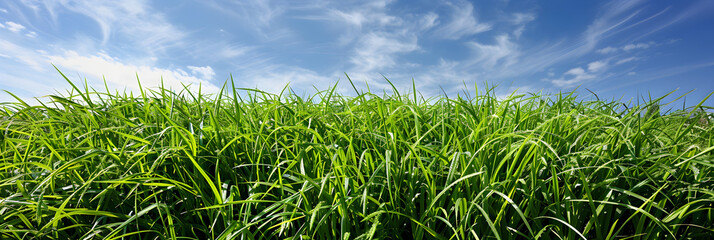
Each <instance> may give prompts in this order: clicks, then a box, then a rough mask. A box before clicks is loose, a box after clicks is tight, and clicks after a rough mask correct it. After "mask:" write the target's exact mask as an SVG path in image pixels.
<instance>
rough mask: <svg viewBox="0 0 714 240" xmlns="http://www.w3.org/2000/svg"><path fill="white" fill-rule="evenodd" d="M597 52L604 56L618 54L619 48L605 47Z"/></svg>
mask: <svg viewBox="0 0 714 240" xmlns="http://www.w3.org/2000/svg"><path fill="white" fill-rule="evenodd" d="M597 52H598V53H602V54H608V53H614V52H617V48H614V47H605V48H602V49H599V50H597Z"/></svg>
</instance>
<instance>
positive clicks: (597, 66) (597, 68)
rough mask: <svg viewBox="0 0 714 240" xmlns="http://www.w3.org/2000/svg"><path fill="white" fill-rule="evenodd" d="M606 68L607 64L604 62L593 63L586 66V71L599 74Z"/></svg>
mask: <svg viewBox="0 0 714 240" xmlns="http://www.w3.org/2000/svg"><path fill="white" fill-rule="evenodd" d="M606 67H607V62H605V61H595V62H591V63H589V64H588V71H590V72H599V71H601V70H603V69H605V68H606Z"/></svg>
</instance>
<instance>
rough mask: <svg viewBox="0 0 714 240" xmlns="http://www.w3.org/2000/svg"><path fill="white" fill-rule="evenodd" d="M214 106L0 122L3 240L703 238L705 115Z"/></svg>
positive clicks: (52, 113)
mask: <svg viewBox="0 0 714 240" xmlns="http://www.w3.org/2000/svg"><path fill="white" fill-rule="evenodd" d="M224 90H225V91H224V93H223V94H220V95H202V94H201V93H200V92H188V91H181V92H171V91H168V90H165V89H154V90H148V91H146V92H143V93H141V94H140V95H139V94H137V95H138V96H131V95H127V94H124V93H111V92H109V91H108V90H94V89H86V88H83V87H81V86H79V87H76V86H73V89H72V91H71V93H70V94H66V95H65V96H52V101H49V102H46V103H45V105H39V106H30V105H27V104H24V103H22V102H20V101H19V100H18V103H6V104H3V105H1V107H2V113H0V124H1V127H2V131H3V132H2V135H0V137H1V138H2V145H1V148H0V149H1V150H2V152H1V154H2V155H1V157H2V159H0V239H82V238H86V239H102V238H108V239H117V238H119V239H122V238H123V239H284V238H291V237H292V238H293V239H300V238H302V239H337V238H340V237H342V238H343V239H347V238H349V239H377V238H379V239H434V238H442V239H559V238H562V239H579V238H587V239H623V238H628V239H675V238H676V239H707V238H713V237H714V173H713V172H712V171H713V170H714V159H713V158H714V147H713V146H714V121H713V120H712V113H711V112H707V111H702V109H704V110H706V109H710V108H708V107H705V106H696V107H692V108H688V109H684V110H682V109H681V107H679V110H672V111H669V112H666V113H664V114H660V112H664V111H663V110H665V109H669V108H670V107H672V106H661V107H660V106H659V105H660V104H663V103H662V102H659V101H657V100H656V99H653V100H652V101H651V102H649V103H646V104H642V105H639V106H632V104H628V105H627V106H625V104H623V103H619V102H615V101H587V100H582V99H584V98H580V97H577V96H576V95H574V94H571V93H566V94H560V95H549V96H542V95H519V96H511V97H508V98H505V99H498V98H496V97H495V94H494V92H493V89H478V90H474V89H472V90H471V92H470V95H469V94H462V95H461V96H449V98H446V97H443V98H431V99H424V98H422V97H421V96H420V95H418V94H414V91H412V92H411V93H407V94H402V95H400V94H398V93H397V94H393V95H382V94H378V95H377V94H373V93H368V92H367V93H361V94H359V95H358V96H357V97H346V96H341V95H338V94H336V93H334V91H333V90H334V88H332V89H328V90H325V91H322V92H319V93H317V94H315V95H312V96H307V97H301V96H299V95H295V94H291V93H290V91H289V90H286V91H285V92H284V93H283V94H282V95H273V94H268V93H264V92H261V91H258V90H254V91H248V93H249V94H242V95H236V94H235V91H232V90H231V81H229V82H228V85H227V86H226V87H225V89H224ZM355 91H357V89H355ZM590 96H592V95H589V96H588V98H590ZM660 109H662V110H660Z"/></svg>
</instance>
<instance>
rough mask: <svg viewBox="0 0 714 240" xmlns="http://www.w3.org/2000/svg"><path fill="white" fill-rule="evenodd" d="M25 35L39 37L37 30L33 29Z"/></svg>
mask: <svg viewBox="0 0 714 240" xmlns="http://www.w3.org/2000/svg"><path fill="white" fill-rule="evenodd" d="M25 36H26V37H29V38H36V37H37V33H36V32H33V31H30V32H28V33H26V34H25Z"/></svg>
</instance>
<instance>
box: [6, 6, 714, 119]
mask: <svg viewBox="0 0 714 240" xmlns="http://www.w3.org/2000/svg"><path fill="white" fill-rule="evenodd" d="M712 12H714V1H709V0H700V1H637V0H634V1H625V0H614V1H609V2H608V1H507V0H502V1H498V0H493V1H458V0H455V1H420V0H417V1H386V0H376V1H319V0H317V1H271V0H245V1H220V0H202V1H144V0H125V1H71V0H42V1H39V0H19V1H1V2H0V89H5V90H9V91H11V92H13V93H15V94H17V95H19V96H21V97H23V98H28V99H29V98H31V97H35V96H44V95H48V94H54V93H56V92H58V91H60V92H64V90H65V89H68V87H69V85H68V84H67V83H66V82H65V81H64V80H63V79H62V78H61V76H60V75H59V74H58V73H56V71H55V70H54V68H53V67H52V65H51V64H55V65H56V66H57V67H59V69H60V70H62V71H63V72H64V73H65V74H67V75H68V77H69V78H70V79H72V80H74V81H83V80H84V79H86V80H87V81H88V83H89V85H90V86H94V87H97V88H100V87H101V88H103V86H104V85H103V80H102V77H104V78H105V79H106V81H107V83H108V85H109V87H110V88H113V89H119V90H120V91H123V90H124V89H126V90H128V91H131V90H136V89H137V87H138V86H137V84H136V80H135V79H136V75H137V74H138V76H139V78H140V79H141V81H142V84H143V85H144V86H145V87H154V86H157V85H158V84H159V82H160V80H161V78H162V77H163V79H164V84H165V85H166V86H167V87H171V88H173V89H181V83H185V84H191V86H198V85H199V84H200V85H201V87H202V90H203V91H204V92H206V91H207V92H215V91H218V89H219V88H220V86H221V85H222V84H223V83H224V82H225V81H226V79H227V78H228V77H229V74H232V75H233V76H234V79H235V80H236V84H237V85H238V86H240V87H249V88H253V87H257V88H260V89H262V90H266V91H271V92H276V91H279V90H280V89H282V87H283V86H285V84H287V83H290V86H291V87H292V88H293V89H295V90H296V91H298V92H305V93H311V92H314V88H317V89H320V90H324V89H325V88H327V87H328V86H330V85H333V84H335V83H336V82H337V81H338V80H339V81H340V84H339V85H338V91H340V92H342V93H345V94H351V92H352V91H353V90H352V89H351V86H350V85H349V83H348V82H347V81H346V78H345V76H344V72H346V73H347V74H349V75H350V77H351V78H352V79H353V80H354V81H355V82H356V83H357V85H358V87H361V88H366V85H369V88H370V89H371V90H372V91H373V92H375V91H376V92H381V90H382V89H389V85H388V83H387V82H386V81H384V80H383V78H382V76H381V75H384V76H386V77H387V78H389V79H390V80H391V81H393V82H394V83H395V84H396V85H397V87H398V88H399V89H408V88H411V81H412V79H414V82H415V83H416V86H417V89H418V90H419V91H420V92H421V93H422V94H423V95H425V96H434V95H438V94H440V93H441V92H442V91H445V92H446V93H447V94H456V93H458V92H461V91H463V89H464V85H466V86H467V87H468V88H469V89H471V90H473V86H474V84H475V83H477V84H479V85H482V84H483V83H485V82H488V83H489V84H491V85H498V88H497V92H498V94H500V95H506V94H508V93H510V92H513V91H519V92H534V91H544V92H546V93H552V92H558V91H570V90H572V89H574V88H575V87H578V86H579V87H580V88H579V93H580V95H581V96H587V95H589V92H587V91H586V90H585V88H587V89H590V90H592V91H594V92H596V93H597V94H598V95H599V96H600V97H601V98H605V99H619V98H623V99H624V100H629V99H636V98H637V96H647V94H648V93H649V94H652V95H653V96H660V95H662V94H664V93H666V92H669V91H671V90H674V89H679V90H678V91H677V93H676V95H681V94H684V93H685V92H687V91H690V90H694V91H693V92H692V93H690V94H689V95H688V96H687V99H688V100H687V101H688V102H687V105H690V104H693V103H694V102H695V101H699V100H701V99H703V97H704V96H706V95H708V94H709V93H710V92H712V91H714V46H713V45H712V43H713V42H714V14H711V13H712ZM10 99H11V97H10V96H9V95H7V94H4V93H3V94H2V95H0V101H9V100H10ZM713 103H714V100H708V101H707V104H708V105H710V106H711V105H714V104H713Z"/></svg>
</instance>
